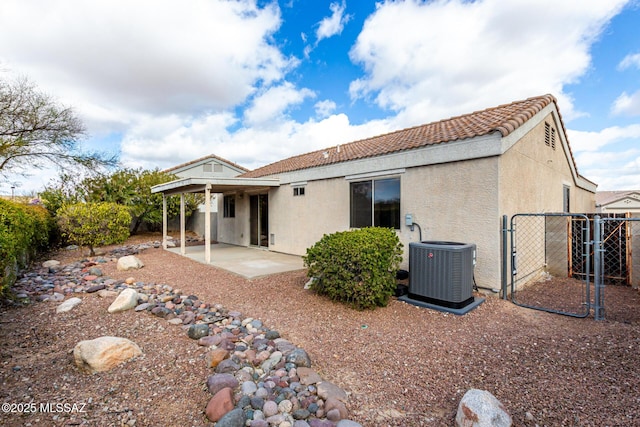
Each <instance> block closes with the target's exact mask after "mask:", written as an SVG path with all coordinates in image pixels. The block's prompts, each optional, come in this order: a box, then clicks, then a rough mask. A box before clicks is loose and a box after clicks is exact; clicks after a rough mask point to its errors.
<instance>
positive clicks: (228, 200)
mask: <svg viewBox="0 0 640 427" xmlns="http://www.w3.org/2000/svg"><path fill="white" fill-rule="evenodd" d="M223 204H224V212H223V216H224V217H225V218H235V217H236V196H224V199H223Z"/></svg>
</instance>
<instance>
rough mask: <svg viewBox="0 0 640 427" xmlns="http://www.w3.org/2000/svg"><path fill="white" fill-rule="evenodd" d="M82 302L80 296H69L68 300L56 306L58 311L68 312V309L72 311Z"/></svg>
mask: <svg viewBox="0 0 640 427" xmlns="http://www.w3.org/2000/svg"><path fill="white" fill-rule="evenodd" d="M81 302H82V300H81V299H80V298H77V297H73V298H69V299H68V300H66V301H65V302H63V303H62V304H60V305H59V306H58V307H57V308H56V313H66V312H67V311H70V310H71V309H73V308H74V307H75V306H77V305H78V304H80V303H81Z"/></svg>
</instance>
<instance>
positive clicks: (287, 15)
mask: <svg viewBox="0 0 640 427" xmlns="http://www.w3.org/2000/svg"><path fill="white" fill-rule="evenodd" d="M638 28H640V2H639V1H638V0H607V1H602V0H518V1H512V0H477V1H462V0H440V1H417V0H414V1H380V2H373V1H371V2H369V1H355V0H350V1H349V0H345V1H320V0H284V1H276V2H270V1H262V0H260V1H257V2H256V1H253V0H238V1H232V0H230V1H215V0H190V1H189V2H179V1H177V0H137V1H135V2H130V1H126V0H94V1H91V2H86V1H82V0H48V1H46V2H45V1H40V0H3V1H2V2H1V3H0V76H1V78H3V79H10V78H14V77H15V76H27V77H29V78H30V79H31V80H32V81H33V82H35V83H36V84H37V85H38V87H40V88H41V89H42V90H44V91H46V92H48V93H50V94H51V95H53V96H55V97H56V98H57V99H59V100H60V101H61V102H63V103H64V104H66V105H71V106H73V107H74V108H75V110H76V111H77V113H78V115H79V116H80V117H81V118H82V120H83V121H84V123H85V124H86V126H87V128H88V131H89V135H90V136H89V138H88V139H87V140H86V141H84V142H83V145H84V146H85V147H86V148H91V149H101V150H104V151H108V152H115V153H118V154H119V155H120V159H121V161H122V163H123V165H124V166H130V167H145V168H154V167H159V168H167V167H170V166H173V165H175V164H178V163H182V162H186V161H189V160H193V159H195V158H198V157H201V156H204V155H207V154H212V153H213V154H216V155H218V156H221V157H224V158H227V159H229V160H231V161H233V162H236V163H239V164H241V165H243V166H245V167H248V168H255V167H258V166H261V165H264V164H266V163H270V162H273V161H276V160H279V159H282V158H284V157H288V156H292V155H295V154H299V153H303V152H307V151H311V150H315V149H320V148H324V147H329V146H333V145H336V144H338V143H344V142H349V141H353V140H356V139H360V138H365V137H369V136H373V135H379V134H381V133H385V132H389V131H393V130H396V129H401V128H405V127H408V126H414V125H419V124H423V123H429V122H432V121H436V120H440V119H444V118H448V117H451V116H455V115H459V114H464V113H469V112H472V111H475V110H479V109H484V108H488V107H492V106H496V105H499V104H503V103H508V102H512V101H515V100H520V99H525V98H528V97H530V96H538V95H542V94H546V93H551V94H553V95H554V96H556V98H557V99H558V102H559V106H560V112H561V114H562V116H563V119H564V121H565V126H566V128H567V131H568V135H569V141H570V144H571V147H572V150H573V154H574V156H575V158H576V162H577V166H578V170H579V172H580V173H581V174H582V175H583V176H585V177H586V178H588V179H590V180H592V181H594V182H596V183H597V184H599V189H600V190H622V189H640V30H638ZM56 175H57V172H56V171H55V170H49V169H45V170H42V171H35V172H34V173H33V174H32V175H31V176H30V177H28V178H22V177H11V178H10V180H9V181H6V182H0V193H5V194H6V193H9V191H10V190H9V186H10V185H11V184H12V183H13V184H15V185H17V191H18V192H19V193H20V192H21V193H23V194H24V193H29V192H33V191H37V190H38V189H39V188H41V187H42V186H43V185H45V184H46V183H47V182H48V181H49V180H50V179H51V178H52V177H55V176H56Z"/></svg>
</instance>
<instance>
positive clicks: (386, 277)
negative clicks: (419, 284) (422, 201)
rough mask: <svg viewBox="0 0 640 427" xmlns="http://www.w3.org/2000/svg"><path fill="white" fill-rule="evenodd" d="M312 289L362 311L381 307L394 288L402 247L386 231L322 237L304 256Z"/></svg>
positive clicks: (371, 230) (362, 229)
mask: <svg viewBox="0 0 640 427" xmlns="http://www.w3.org/2000/svg"><path fill="white" fill-rule="evenodd" d="M303 260H304V263H305V265H306V266H307V267H308V272H307V275H308V276H309V277H312V278H314V280H313V282H312V285H311V289H313V290H314V291H316V292H318V293H319V294H321V295H326V296H328V297H329V298H331V299H332V300H336V301H342V302H344V303H347V304H349V305H351V306H352V307H354V308H356V309H358V310H363V309H370V308H375V307H378V306H379V307H384V306H386V305H387V303H388V302H389V298H390V297H391V295H393V293H394V291H395V288H396V280H395V276H396V272H397V271H398V267H399V266H400V262H401V261H402V244H401V243H400V240H399V239H398V236H397V235H396V233H395V231H394V230H392V229H389V228H378V227H370V228H361V229H357V230H352V231H343V232H338V233H334V234H325V235H324V237H323V238H322V239H321V240H320V241H318V242H317V243H316V244H314V245H313V246H312V247H310V248H309V249H307V254H306V255H305V256H303Z"/></svg>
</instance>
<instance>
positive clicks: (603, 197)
mask: <svg viewBox="0 0 640 427" xmlns="http://www.w3.org/2000/svg"><path fill="white" fill-rule="evenodd" d="M632 194H636V195H637V194H640V190H618V191H598V192H596V206H602V205H608V204H610V203H613V202H617V201H619V200H622V199H626V198H627V197H629V196H631V195H632Z"/></svg>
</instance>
